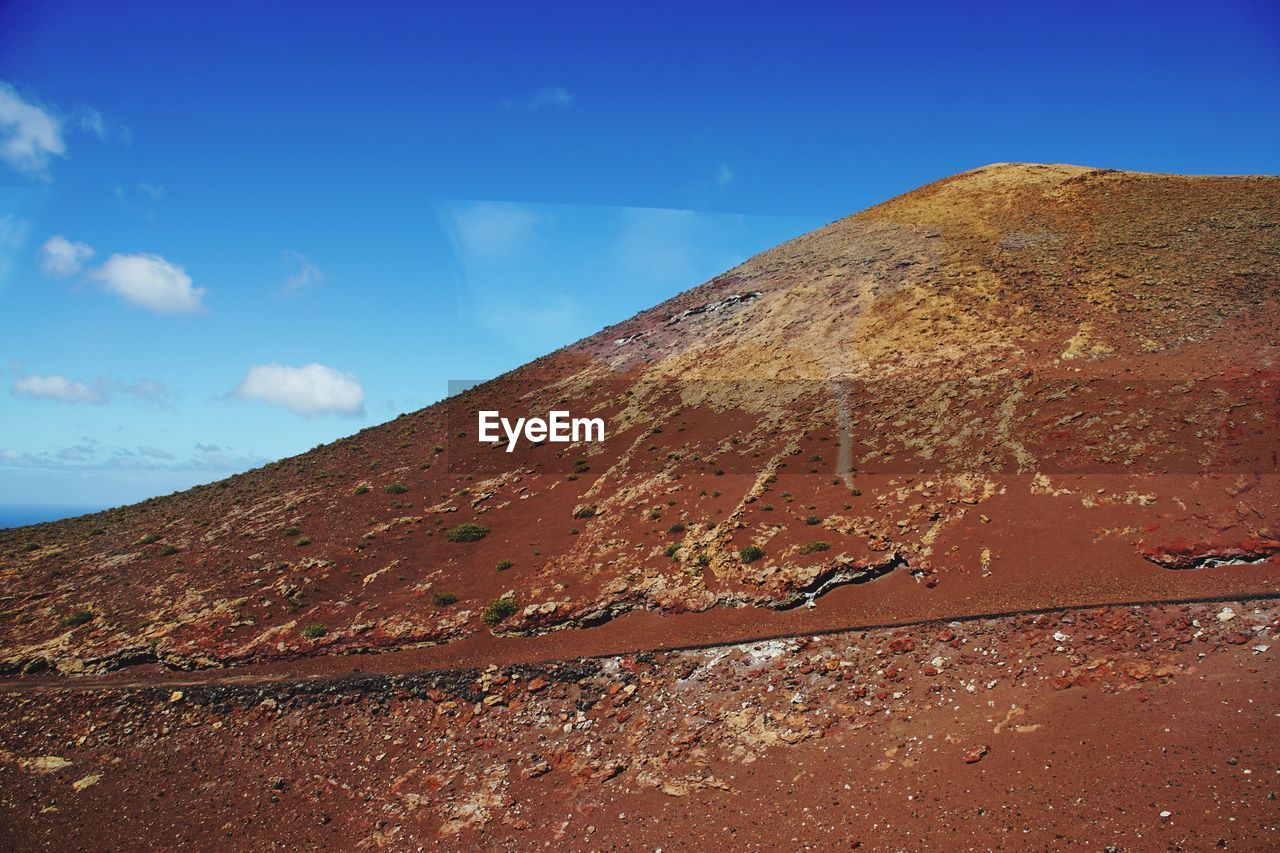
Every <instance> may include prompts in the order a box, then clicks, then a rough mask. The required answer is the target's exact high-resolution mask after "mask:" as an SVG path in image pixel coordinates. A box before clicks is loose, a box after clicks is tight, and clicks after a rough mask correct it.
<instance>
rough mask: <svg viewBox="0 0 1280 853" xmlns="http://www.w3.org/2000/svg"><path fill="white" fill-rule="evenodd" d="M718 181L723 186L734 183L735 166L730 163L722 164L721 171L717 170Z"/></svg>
mask: <svg viewBox="0 0 1280 853" xmlns="http://www.w3.org/2000/svg"><path fill="white" fill-rule="evenodd" d="M716 183H717V184H719V185H720V186H722V187H727V186H729V184H731V183H733V168H732V167H730V166H729V164H728V163H721V164H720V171H718V172H716Z"/></svg>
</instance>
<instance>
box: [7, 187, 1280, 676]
mask: <svg viewBox="0 0 1280 853" xmlns="http://www.w3.org/2000/svg"><path fill="white" fill-rule="evenodd" d="M624 284H625V283H624ZM1278 285H1280V179H1276V178H1259V177H1183V176H1172V175H1148V174H1139V173H1130V172H1116V171H1110V170H1099V169H1085V168H1079V167H1073V166H1041V165H1019V164H1001V165H995V166H988V167H986V168H983V169H978V170H975V171H972V172H966V173H963V174H961V175H957V176H955V177H952V178H948V179H945V180H942V181H938V182H936V183H934V184H930V185H928V186H925V187H922V188H920V189H918V190H915V191H914V192H911V193H908V194H906V195H903V196H900V197H898V198H895V199H892V200H890V201H888V202H885V203H883V204H880V205H877V206H876V207H873V208H870V209H868V210H866V211H863V212H861V213H858V214H856V215H854V216H851V217H848V218H846V219H843V220H840V221H838V222H835V223H833V224H832V225H830V226H827V227H826V228H823V229H820V230H818V231H815V232H813V233H811V234H807V235H805V236H802V237H800V238H797V239H795V240H792V241H790V242H788V243H785V244H783V245H781V246H778V247H776V248H774V249H771V250H769V251H767V252H764V253H762V254H760V255H758V256H756V257H754V258H752V259H750V260H749V261H747V262H746V263H744V264H742V265H741V266H739V267H737V268H735V269H733V270H730V271H728V272H726V273H724V274H722V275H720V276H717V277H716V278H715V279H712V280H711V281H709V282H707V283H706V284H703V285H701V286H699V287H696V288H693V289H692V290H690V291H687V292H686V293H683V294H681V295H679V296H677V297H675V298H674V299H672V300H669V301H668V302H665V303H663V304H662V305H659V306H656V307H655V308H652V309H650V310H648V311H645V312H642V313H641V314H639V315H637V316H636V317H634V318H632V319H630V320H627V321H625V322H624V323H621V324H618V325H617V326H613V327H610V328H608V329H605V330H603V331H602V332H600V333H598V334H596V335H594V336H592V337H590V338H587V339H585V340H583V341H580V342H578V343H577V344H574V345H573V346H570V347H567V348H565V349H562V350H560V351H557V352H555V353H552V354H550V355H548V356H546V357H545V358H542V359H539V360H538V361H535V362H533V363H531V364H529V365H527V366H525V367H523V368H520V369H518V370H516V371H513V372H512V373H509V374H507V375H504V376H502V377H499V378H497V379H495V380H493V381H492V382H489V383H486V384H484V385H482V386H480V387H478V388H475V389H472V390H471V391H468V392H466V393H464V394H461V395H459V396H457V397H454V398H451V399H449V400H447V401H444V402H442V403H440V404H437V405H435V406H431V407H429V408H427V409H424V410H422V411H419V412H416V413H413V414H410V415H405V416H402V417H400V418H398V419H396V420H394V421H391V422H390V423H387V424H383V425H381V426H378V427H374V428H371V429H368V430H365V431H363V432H361V433H359V434H357V435H355V436H353V437H351V438H349V439H344V440H341V441H338V442H335V443H333V444H330V445H326V446H323V447H319V448H316V449H315V450H313V451H310V452H308V453H305V454H302V455H300V456H297V457H294V458H292V459H286V460H282V461H281V462H278V463H275V464H273V465H269V466H266V467H264V468H261V469H258V470H255V471H251V472H248V473H246V474H244V475H240V476H237V477H232V478H230V479H229V480H226V481H223V482H221V483H217V484H213V485H211V486H206V487H201V488H197V489H192V490H190V491H188V492H185V493H182V494H179V495H174V496H170V497H166V498H159V499H155V500H152V501H147V502H145V503H142V504H139V505H136V506H133V507H125V508H122V509H119V510H113V511H109V512H106V513H99V514H96V515H92V516H85V517H82V518H79V519H72V520H68V521H65V522H58V523H55V524H49V525H41V526H38V527H34V528H27V529H22V530H17V531H8V532H4V533H0V552H2V553H3V555H4V556H3V562H0V578H3V583H4V590H5V599H6V601H5V604H6V608H5V610H6V618H5V620H4V621H3V623H2V624H0V648H2V649H3V650H4V651H3V664H4V666H6V667H7V668H8V669H9V671H11V672H31V671H36V670H39V669H42V668H48V667H53V668H56V669H57V670H58V671H60V672H62V673H67V674H74V673H82V672H95V671H105V670H111V669H117V668H120V667H124V666H129V665H132V664H140V663H148V662H153V661H159V662H160V663H162V664H164V665H166V666H168V667H173V668H182V669H189V668H205V667H222V666H229V665H236V664H246V663H264V664H270V663H271V662H272V661H275V660H280V659H286V658H298V657H307V658H311V659H315V658H317V657H319V656H323V655H326V654H330V653H337V652H356V651H376V650H383V651H385V650H390V649H398V650H404V649H414V648H418V647H422V648H426V647H431V646H434V647H436V648H437V649H439V648H441V645H440V644H452V645H445V646H443V648H445V649H451V648H454V647H455V646H456V647H457V648H458V649H463V648H466V649H469V650H471V653H478V654H480V655H481V656H483V654H486V653H488V652H486V650H489V651H490V652H494V653H496V650H498V649H500V648H503V647H504V646H503V644H504V643H507V644H510V643H515V642H517V641H515V640H509V639H508V640H503V639H497V638H494V637H492V636H491V632H492V633H494V634H497V635H515V634H524V635H544V634H550V633H551V632H561V631H571V632H575V633H572V634H567V635H566V634H561V635H559V637H558V638H557V637H552V638H550V639H548V640H547V643H551V642H552V641H553V640H554V641H555V642H558V643H560V644H561V647H565V648H577V647H580V648H589V647H590V643H592V642H595V641H594V640H592V639H591V638H592V637H596V636H598V632H597V631H591V632H577V631H576V629H581V628H586V627H589V626H592V625H598V624H601V623H605V622H616V625H611V626H610V627H609V628H608V629H600V630H601V631H606V630H612V631H614V632H615V633H614V634H612V635H608V634H605V635H602V636H609V637H613V638H614V639H613V640H611V642H614V641H616V642H617V643H621V644H622V645H623V646H624V647H628V648H641V647H645V645H646V643H659V642H695V641H696V642H711V641H727V640H732V639H740V638H743V637H748V636H754V635H756V634H758V633H760V632H762V631H775V632H777V633H787V632H791V633H799V632H803V631H809V630H814V629H817V628H824V627H835V626H841V625H854V624H866V623H874V622H885V621H893V620H898V619H911V618H929V617H947V616H957V615H963V614H971V613H991V612H1000V611H1016V610H1022V609H1034V608H1042V607H1051V606H1058V605H1065V604H1089V603H1102V602H1116V601H1129V600H1164V599H1177V598H1192V597H1197V596H1207V595H1219V594H1223V595H1225V594H1246V593H1259V592H1263V593H1266V592H1274V591H1275V590H1276V588H1277V585H1278V584H1280V572H1277V562H1276V560H1274V559H1273V555H1275V554H1277V553H1280V541H1278V540H1280V528H1278V527H1277V521H1276V519H1275V509H1274V508H1275V507H1276V506H1280V487H1278V486H1277V484H1276V478H1275V477H1274V474H1275V473H1276V470H1277V467H1276V466H1277V462H1276V458H1275V455H1274V448H1275V447H1276V446H1277V441H1276V439H1277V437H1278V436H1277V432H1278V431H1280V422H1278V419H1277V417H1276V411H1277V379H1278V378H1280V375H1278V372H1277V356H1278V355H1280V313H1278V312H1277V305H1276V298H1277V294H1278ZM552 408H555V409H567V410H568V411H570V412H572V413H573V414H574V415H575V416H599V417H603V418H604V419H605V420H606V422H607V424H608V433H607V435H608V437H607V440H606V441H605V442H604V443H603V444H588V443H583V444H581V445H579V446H565V445H555V444H543V445H541V446H533V445H530V444H528V443H526V442H520V443H518V444H517V446H516V447H515V449H514V450H513V452H510V453H508V452H506V450H505V448H502V447H495V446H484V445H480V444H479V443H478V442H477V441H476V438H475V435H476V412H477V410H479V409H497V410H500V411H501V412H502V413H503V414H504V415H507V416H510V417H516V416H532V415H545V414H546V412H547V411H548V410H550V409H552ZM401 489H403V491H402V490H401ZM389 490H390V491H389ZM464 523H474V524H479V525H482V526H483V527H484V528H486V529H487V533H486V535H485V536H484V537H483V538H481V539H479V540H477V541H450V537H449V536H448V535H447V531H449V530H450V529H452V528H455V527H456V526H457V525H460V524H464ZM455 538H456V537H455ZM748 547H754V548H758V549H759V551H760V552H761V556H760V557H759V558H757V559H753V560H747V559H745V558H744V556H743V553H742V549H744V548H748ZM747 556H750V555H749V554H748V555H747ZM508 563H510V565H509V566H508V565H507V564H508ZM455 597H456V601H450V599H451V598H455ZM500 599H510V600H511V601H512V602H513V604H514V607H513V611H514V612H512V613H510V614H509V615H505V617H504V618H501V619H496V617H498V616H502V615H503V614H502V613H501V612H500V611H490V615H491V616H493V617H495V618H493V619H490V621H491V622H493V623H494V624H492V625H490V624H487V623H486V621H485V619H484V616H485V610H486V607H487V606H488V605H489V604H490V603H491V602H494V601H496V600H500ZM806 605H816V606H814V607H813V608H812V609H810V607H808V606H806ZM633 611H650V615H649V616H647V617H642V616H640V615H639V614H638V613H635V612H633ZM628 614H630V615H628ZM654 614H661V615H662V617H663V618H661V619H658V618H655V617H654ZM677 614H694V615H685V616H681V617H679V618H675V617H676V616H677ZM570 638H572V639H570ZM477 644H479V645H477ZM548 647H549V646H548ZM520 648H521V649H526V648H528V649H530V650H534V649H536V648H540V647H535V646H532V645H530V646H521V647H520ZM477 650H479V651H478V652H477ZM459 653H461V652H459ZM523 653H524V652H523V651H522V652H521V654H523ZM531 653H532V652H531Z"/></svg>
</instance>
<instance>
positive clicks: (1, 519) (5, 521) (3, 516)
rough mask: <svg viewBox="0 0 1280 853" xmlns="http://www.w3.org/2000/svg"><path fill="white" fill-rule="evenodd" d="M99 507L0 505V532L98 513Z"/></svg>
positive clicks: (100, 508)
mask: <svg viewBox="0 0 1280 853" xmlns="http://www.w3.org/2000/svg"><path fill="white" fill-rule="evenodd" d="M102 509H104V507H100V506H41V505H31V504H9V505H5V504H0V530H7V529H8V528H11V527H26V526H27V525H29V524H41V523H43V522H46V521H58V520H60V519H63V518H72V517H73V516H77V515H84V514H85V513H89V512H99V511H101V510H102Z"/></svg>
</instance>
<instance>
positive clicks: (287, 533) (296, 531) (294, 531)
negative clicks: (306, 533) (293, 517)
mask: <svg viewBox="0 0 1280 853" xmlns="http://www.w3.org/2000/svg"><path fill="white" fill-rule="evenodd" d="M284 535H285V536H290V537H292V536H301V535H302V531H301V530H299V529H298V528H296V527H290V528H289V529H288V530H286V531H285V532H284Z"/></svg>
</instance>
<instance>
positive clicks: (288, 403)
mask: <svg viewBox="0 0 1280 853" xmlns="http://www.w3.org/2000/svg"><path fill="white" fill-rule="evenodd" d="M232 396H234V397H239V398H240V399H242V400H262V401H264V402H267V403H274V404H276V405H278V406H284V407H285V408H286V409H288V410H289V411H291V412H293V413H294V414H296V415H307V416H310V415H323V414H343V415H359V414H363V412H364V388H362V387H361V386H360V383H359V382H358V381H356V378H355V377H354V376H352V375H351V374H350V373H343V372H341V371H338V370H334V369H333V368H332V367H325V366H324V365H323V364H307V365H304V366H302V367H288V366H286V365H283V364H260V365H255V366H253V367H250V368H249V372H248V373H247V374H245V377H244V380H243V381H241V383H240V387H238V388H236V390H235V391H234V392H232Z"/></svg>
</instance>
